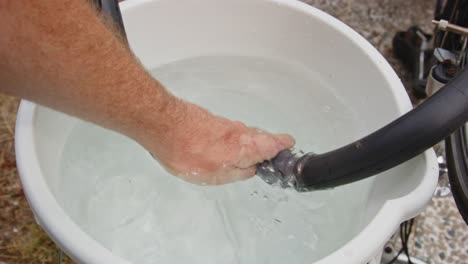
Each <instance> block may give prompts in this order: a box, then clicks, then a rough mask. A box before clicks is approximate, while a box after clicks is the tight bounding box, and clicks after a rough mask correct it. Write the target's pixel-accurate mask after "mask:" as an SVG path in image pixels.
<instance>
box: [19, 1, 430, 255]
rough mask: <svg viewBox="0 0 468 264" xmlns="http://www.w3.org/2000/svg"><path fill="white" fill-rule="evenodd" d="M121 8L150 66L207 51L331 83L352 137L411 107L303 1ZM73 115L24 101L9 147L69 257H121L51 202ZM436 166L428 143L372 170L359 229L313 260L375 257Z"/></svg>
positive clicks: (379, 63)
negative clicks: (346, 111) (301, 71)
mask: <svg viewBox="0 0 468 264" xmlns="http://www.w3.org/2000/svg"><path fill="white" fill-rule="evenodd" d="M121 8H122V12H123V18H124V23H125V26H126V29H127V34H128V37H129V41H130V45H131V47H132V49H133V50H134V52H135V53H136V55H137V56H138V57H139V58H140V60H141V61H142V63H143V64H144V65H145V66H146V67H147V68H149V69H152V68H155V67H157V66H159V65H163V64H165V63H169V62H173V61H177V60H180V59H184V58H191V57H197V56H208V55H235V56H258V57H265V58H272V59H279V60H286V61H292V62H295V63H298V64H302V65H303V66H304V67H308V68H310V69H312V70H313V71H315V72H317V73H318V74H319V75H320V76H322V78H323V79H324V80H325V82H326V83H327V84H328V86H329V87H331V88H330V89H336V92H335V94H336V95H338V96H337V99H336V100H338V101H340V102H346V104H349V103H352V105H353V110H354V111H355V113H356V114H358V115H359V116H360V117H361V120H362V131H359V133H356V135H354V137H355V139H356V138H357V137H360V136H364V135H365V134H367V133H370V132H372V131H374V130H376V129H378V128H379V127H381V126H382V125H384V124H386V123H388V122H389V121H391V120H393V119H394V118H396V117H397V116H399V115H401V114H403V113H405V112H406V111H408V110H409V109H410V108H411V104H410V101H409V98H408V96H407V95H406V92H405V90H404V88H403V86H402V84H401V82H400V80H399V79H398V77H397V76H396V74H395V73H394V71H393V70H392V69H391V67H390V66H389V65H388V63H387V62H386V61H385V60H384V58H383V57H382V56H381V55H380V54H379V53H378V52H377V51H376V50H375V49H374V48H373V47H372V46H371V45H370V44H369V43H368V42H366V41H365V40H364V39H363V38H362V37H361V36H359V35H358V34H357V33H355V32H354V31H353V30H351V29H350V28H349V27H347V26H345V25H344V24H343V23H341V22H339V21H337V20H336V19H334V18H332V17H331V16H329V15H326V14H324V13H323V12H321V11H319V10H316V9H314V8H312V7H310V6H308V5H306V4H303V3H301V2H298V1H293V0H276V1H275V0H238V1H228V0H205V1H197V0H154V1H150V0H134V1H126V2H123V3H122V4H121ZM310 89H313V87H311V88H310ZM291 107H295V106H294V105H292V106H291ZM75 122H76V120H75V119H73V118H70V117H68V116H66V115H63V114H60V113H57V112H55V111H52V110H49V109H46V108H43V107H39V106H37V105H35V104H33V103H30V102H26V101H23V102H22V103H21V107H20V110H19V113H18V119H17V127H16V153H17V162H18V168H19V172H20V176H21V181H22V184H23V187H24V190H25V193H26V196H27V198H28V201H29V203H30V205H31V208H32V209H33V211H34V213H35V215H36V217H37V219H38V220H39V222H40V224H41V226H42V227H43V228H44V229H45V230H46V231H47V232H48V234H49V235H50V236H51V237H52V238H53V239H54V241H55V242H57V243H58V245H59V246H60V247H61V248H62V249H63V250H64V251H65V252H66V253H67V254H69V255H70V256H71V257H72V258H73V259H74V260H75V261H77V262H79V263H126V261H125V260H123V259H121V258H120V257H117V256H115V255H113V254H112V252H110V251H109V250H107V249H106V248H104V247H103V246H102V245H100V244H99V243H97V242H96V241H95V240H94V239H92V238H91V237H90V236H89V235H88V234H86V233H85V232H84V231H83V230H81V229H80V228H79V227H78V226H77V225H76V224H75V223H74V222H73V221H72V220H71V219H70V217H69V216H68V215H67V214H66V213H65V211H64V210H63V209H62V208H61V207H60V205H59V203H58V202H57V201H56V195H55V194H56V188H57V186H56V184H57V178H58V177H60V175H58V173H57V171H58V168H59V166H60V164H59V161H60V156H61V153H62V150H63V146H64V144H65V141H66V139H67V137H68V134H69V132H70V130H71V128H72V127H73V124H74V123H75ZM344 143H345V142H339V143H337V144H344ZM329 147H330V148H332V147H336V146H329ZM325 150H326V149H324V151H325ZM437 172H438V170H437V163H436V160H435V155H434V153H433V151H432V150H431V151H427V152H426V153H425V154H424V155H420V156H418V157H417V158H415V159H413V160H412V161H410V162H408V163H405V164H403V165H401V166H399V167H397V168H395V169H393V170H390V171H388V172H386V173H384V174H383V175H379V176H377V177H375V179H374V180H373V181H374V183H373V184H374V185H373V189H372V191H371V193H370V194H369V199H368V204H367V205H366V208H367V212H366V215H365V217H364V219H363V220H362V226H361V227H360V228H361V229H362V230H361V231H360V232H359V233H358V234H357V235H356V236H355V237H354V238H353V239H352V240H350V241H349V242H348V243H346V244H345V245H344V246H343V247H341V248H340V249H338V250H336V251H335V252H334V253H332V254H330V255H329V256H327V257H325V258H323V259H321V260H320V261H319V263H365V262H366V261H368V260H370V259H371V258H372V257H373V256H375V255H377V254H378V252H379V251H380V250H381V248H382V246H383V245H384V243H385V242H386V241H387V240H388V239H389V238H390V236H391V235H392V233H393V232H394V230H395V229H396V228H397V227H398V225H399V223H400V222H402V221H404V220H406V219H408V218H410V217H413V216H415V215H416V214H417V213H418V212H420V211H421V210H422V209H423V208H424V206H425V205H426V203H427V202H428V201H429V200H430V198H431V196H432V193H433V190H434V188H435V186H436V183H437ZM385 174H391V175H385ZM343 202H345V201H343Z"/></svg>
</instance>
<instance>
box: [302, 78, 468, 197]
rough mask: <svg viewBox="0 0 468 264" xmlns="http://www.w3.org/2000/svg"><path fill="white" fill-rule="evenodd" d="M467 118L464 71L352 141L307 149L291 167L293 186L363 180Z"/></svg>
mask: <svg viewBox="0 0 468 264" xmlns="http://www.w3.org/2000/svg"><path fill="white" fill-rule="evenodd" d="M467 121H468V70H464V71H463V72H462V73H460V74H459V75H458V76H457V77H455V78H454V80H452V81H451V82H450V83H449V84H447V85H446V86H445V87H444V88H442V89H441V90H440V91H439V92H437V93H436V94H434V95H433V96H432V97H430V98H429V99H428V100H426V101H425V102H424V103H423V104H421V105H420V106H419V107H417V108H415V109H413V110H412V111H410V112H408V113H407V114H405V115H403V116H401V117H400V118H398V119H397V120H395V121H393V122H392V123H390V124H388V125H387V126H385V127H383V128H381V129H380V130H378V131H376V132H374V133H372V134H370V135H369V136H366V137H364V138H362V139H360V140H358V141H356V142H354V143H352V144H349V145H347V146H344V147H342V148H339V149H336V150H333V151H331V152H328V153H324V154H319V155H312V154H310V155H309V154H308V155H305V156H303V157H302V158H300V159H299V161H298V162H297V163H296V165H295V167H294V174H295V176H296V181H297V182H296V185H297V186H296V188H297V189H303V190H316V189H325V188H332V187H336V186H339V185H344V184H347V183H351V182H355V181H358V180H362V179H364V178H367V177H370V176H373V175H375V174H378V173H381V172H383V171H386V170H388V169H391V168H393V167H395V166H397V165H399V164H401V163H403V162H405V161H407V160H409V159H411V158H413V157H415V156H416V155H418V154H420V153H422V152H424V151H425V150H426V149H429V148H431V147H432V146H433V145H435V144H436V143H438V142H439V141H441V140H443V139H444V138H445V137H447V136H449V135H450V134H451V133H452V132H454V131H455V130H457V129H458V128H460V127H461V126H463V125H464V124H465V123H466V122H467Z"/></svg>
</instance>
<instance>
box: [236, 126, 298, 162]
mask: <svg viewBox="0 0 468 264" xmlns="http://www.w3.org/2000/svg"><path fill="white" fill-rule="evenodd" d="M248 137H250V138H249V139H248V140H244V142H247V143H246V144H243V145H242V147H241V151H240V153H239V159H238V162H237V164H236V165H237V166H238V167H240V168H247V167H250V166H253V165H255V164H257V163H259V162H262V161H264V160H269V159H272V158H273V157H275V156H276V154H278V152H279V151H281V150H283V149H285V148H286V146H289V145H290V144H291V140H290V139H289V138H288V137H278V138H276V136H275V135H273V134H269V133H256V134H249V135H248Z"/></svg>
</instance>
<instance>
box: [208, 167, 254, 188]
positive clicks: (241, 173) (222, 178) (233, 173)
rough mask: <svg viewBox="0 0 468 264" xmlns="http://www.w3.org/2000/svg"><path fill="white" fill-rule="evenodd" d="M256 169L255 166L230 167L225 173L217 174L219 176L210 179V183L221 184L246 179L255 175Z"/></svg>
mask: <svg viewBox="0 0 468 264" xmlns="http://www.w3.org/2000/svg"><path fill="white" fill-rule="evenodd" d="M256 171H257V169H256V168H255V166H252V167H248V168H245V169H244V168H230V169H228V170H226V171H225V173H220V174H218V175H219V176H218V177H216V178H215V179H214V181H212V185H221V184H226V183H231V182H236V181H241V180H246V179H249V178H252V177H253V176H255V173H256Z"/></svg>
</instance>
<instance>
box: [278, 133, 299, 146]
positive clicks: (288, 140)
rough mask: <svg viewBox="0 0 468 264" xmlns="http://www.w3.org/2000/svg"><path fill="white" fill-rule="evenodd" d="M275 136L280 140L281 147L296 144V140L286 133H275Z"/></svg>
mask: <svg viewBox="0 0 468 264" xmlns="http://www.w3.org/2000/svg"><path fill="white" fill-rule="evenodd" d="M275 138H276V139H277V140H278V141H279V142H280V144H281V145H282V147H283V149H288V148H292V147H293V146H294V145H295V144H296V140H294V138H293V137H292V136H291V135H288V134H276V135H275Z"/></svg>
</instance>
